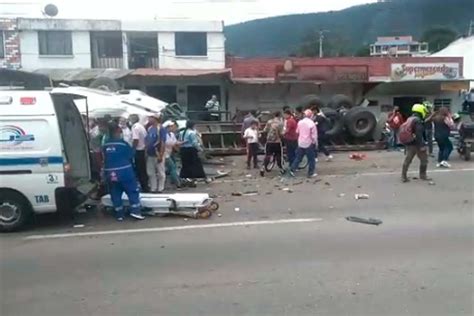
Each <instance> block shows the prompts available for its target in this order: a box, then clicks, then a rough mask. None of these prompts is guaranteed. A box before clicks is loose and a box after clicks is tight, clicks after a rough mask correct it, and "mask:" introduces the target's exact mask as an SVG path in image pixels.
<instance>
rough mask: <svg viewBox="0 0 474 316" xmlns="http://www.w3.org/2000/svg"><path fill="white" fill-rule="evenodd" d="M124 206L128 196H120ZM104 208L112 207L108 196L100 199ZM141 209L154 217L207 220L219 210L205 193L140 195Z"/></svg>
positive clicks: (126, 203)
mask: <svg viewBox="0 0 474 316" xmlns="http://www.w3.org/2000/svg"><path fill="white" fill-rule="evenodd" d="M122 201H123V204H124V206H128V205H129V202H128V196H127V195H126V194H125V193H124V194H123V195H122ZM101 203H102V205H103V206H105V207H113V205H112V200H111V198H110V194H107V195H105V196H103V197H102V199H101ZM140 203H141V205H142V208H143V209H144V210H145V212H146V211H149V212H151V213H153V214H154V215H179V216H187V217H192V218H208V217H210V216H211V215H212V212H215V211H217V210H218V209H219V204H218V203H217V202H216V201H214V200H213V199H212V198H211V197H209V194H207V193H172V194H162V193H161V194H160V193H140Z"/></svg>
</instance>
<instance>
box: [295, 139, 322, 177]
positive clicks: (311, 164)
mask: <svg viewBox="0 0 474 316" xmlns="http://www.w3.org/2000/svg"><path fill="white" fill-rule="evenodd" d="M305 155H306V158H307V159H308V176H312V175H313V174H314V171H315V170H316V146H315V145H311V146H309V147H308V148H302V147H298V149H297V150H296V158H295V161H293V163H292V164H291V171H293V172H294V171H295V170H297V169H298V166H299V165H300V163H301V160H303V157H304V156H305Z"/></svg>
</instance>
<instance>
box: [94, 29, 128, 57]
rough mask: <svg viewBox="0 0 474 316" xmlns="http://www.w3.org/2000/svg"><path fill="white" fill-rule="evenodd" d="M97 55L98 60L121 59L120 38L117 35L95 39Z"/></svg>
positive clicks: (119, 35)
mask: <svg viewBox="0 0 474 316" xmlns="http://www.w3.org/2000/svg"><path fill="white" fill-rule="evenodd" d="M97 51H98V52H97V53H98V55H99V57H100V58H110V57H115V58H122V56H123V53H122V36H121V34H118V35H116V36H113V35H112V34H111V35H110V36H102V37H100V36H98V37H97Z"/></svg>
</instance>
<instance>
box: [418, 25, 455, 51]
mask: <svg viewBox="0 0 474 316" xmlns="http://www.w3.org/2000/svg"><path fill="white" fill-rule="evenodd" d="M457 35H458V34H457V33H456V32H455V31H453V30H452V29H450V28H446V27H432V28H430V29H428V30H426V31H425V32H424V33H423V35H422V36H421V41H422V42H427V43H428V45H429V50H430V52H431V53H434V52H437V51H440V50H442V49H443V48H445V47H446V46H448V45H449V44H450V43H451V42H453V41H454V40H455V39H456V37H457Z"/></svg>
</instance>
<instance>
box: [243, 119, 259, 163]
mask: <svg viewBox="0 0 474 316" xmlns="http://www.w3.org/2000/svg"><path fill="white" fill-rule="evenodd" d="M244 139H245V140H246V141H247V169H250V162H251V161H252V159H253V167H254V168H258V161H257V154H258V149H259V146H258V122H257V121H253V122H252V124H251V125H250V127H249V128H247V129H246V130H245V132H244Z"/></svg>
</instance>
